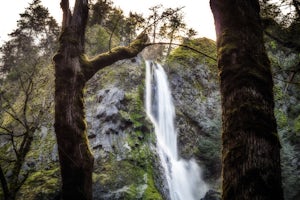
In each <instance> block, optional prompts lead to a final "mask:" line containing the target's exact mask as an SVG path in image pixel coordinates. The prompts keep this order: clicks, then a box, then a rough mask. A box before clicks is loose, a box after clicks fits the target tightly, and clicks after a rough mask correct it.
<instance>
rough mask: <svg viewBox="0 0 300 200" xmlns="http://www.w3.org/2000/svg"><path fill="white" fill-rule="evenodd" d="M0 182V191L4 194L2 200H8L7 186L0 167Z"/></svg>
mask: <svg viewBox="0 0 300 200" xmlns="http://www.w3.org/2000/svg"><path fill="white" fill-rule="evenodd" d="M0 181H1V185H2V189H3V193H4V199H8V196H9V190H8V185H7V181H6V178H5V175H4V172H3V170H2V167H1V165H0Z"/></svg>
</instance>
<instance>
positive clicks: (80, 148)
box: [53, 0, 148, 200]
mask: <svg viewBox="0 0 300 200" xmlns="http://www.w3.org/2000/svg"><path fill="white" fill-rule="evenodd" d="M61 8H62V10H63V22H62V32H61V36H60V40H59V42H60V47H59V50H58V52H57V54H56V55H55V56H54V58H53V60H54V63H55V133H56V138H57V143H58V152H59V160H60V167H61V176H62V199H65V200H69V199H73V200H76V199H78V200H83V199H87V200H91V199H92V171H93V162H94V158H93V155H92V153H91V151H90V149H89V144H88V139H87V134H86V129H87V128H86V123H85V113H84V100H83V89H84V87H85V83H86V82H87V81H88V80H89V79H90V78H91V77H92V76H93V75H94V74H95V73H96V72H97V71H98V70H100V69H102V68H104V67H105V66H108V65H111V64H113V63H114V62H116V61H118V60H121V59H125V58H131V57H134V56H136V55H137V54H138V53H139V52H140V51H142V50H143V48H144V47H146V45H145V43H146V41H147V39H148V37H147V35H145V34H141V35H140V36H139V37H138V38H137V39H136V40H135V41H134V42H133V43H131V44H130V45H129V46H128V47H118V48H115V49H112V51H111V52H108V53H105V54H101V55H98V56H96V57H95V58H94V59H92V60H89V59H87V58H86V57H85V56H84V33H85V27H86V23H87V17H88V1H87V0H76V3H75V7H74V11H73V14H72V13H71V12H70V10H69V1H68V0H62V1H61Z"/></svg>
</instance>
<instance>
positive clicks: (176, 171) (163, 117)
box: [146, 61, 208, 200]
mask: <svg viewBox="0 0 300 200" xmlns="http://www.w3.org/2000/svg"><path fill="white" fill-rule="evenodd" d="M146 112H147V114H148V116H149V118H150V120H151V121H152V123H153V124H154V127H155V133H156V138H157V151H158V154H159V156H160V160H161V165H162V166H163V168H164V170H165V175H166V179H167V183H168V187H169V192H170V194H169V195H170V199H171V200H200V199H201V198H203V197H204V195H205V193H206V192H207V191H208V186H207V185H206V184H205V182H204V181H203V180H202V178H201V168H200V167H199V166H198V165H197V163H196V161H195V160H194V159H191V160H184V159H182V158H180V157H179V156H178V153H177V134H176V131H175V127H174V119H175V110H174V105H173V102H172V97H171V92H170V89H169V85H168V80H167V75H166V73H165V71H164V69H163V68H162V66H161V65H159V64H157V63H154V62H153V61H146Z"/></svg>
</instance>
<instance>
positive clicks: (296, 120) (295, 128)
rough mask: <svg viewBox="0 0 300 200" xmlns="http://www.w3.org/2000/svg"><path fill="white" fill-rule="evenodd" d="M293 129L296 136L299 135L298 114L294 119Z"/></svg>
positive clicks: (299, 118)
mask: <svg viewBox="0 0 300 200" xmlns="http://www.w3.org/2000/svg"><path fill="white" fill-rule="evenodd" d="M294 131H295V133H296V134H297V135H298V136H299V135H300V115H299V116H298V117H297V118H296V119H295V121H294Z"/></svg>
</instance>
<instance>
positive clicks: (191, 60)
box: [167, 38, 217, 73]
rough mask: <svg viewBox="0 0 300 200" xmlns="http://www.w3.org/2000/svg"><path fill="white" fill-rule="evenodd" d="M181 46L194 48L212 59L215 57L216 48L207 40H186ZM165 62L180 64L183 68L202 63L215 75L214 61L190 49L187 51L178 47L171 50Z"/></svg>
mask: <svg viewBox="0 0 300 200" xmlns="http://www.w3.org/2000/svg"><path fill="white" fill-rule="evenodd" d="M183 45H186V46H189V47H191V48H194V49H196V50H198V51H201V52H203V53H205V54H207V55H209V56H211V57H213V58H216V57H217V55H216V54H217V47H216V44H215V42H214V41H213V40H210V39H207V38H199V39H193V40H188V39H186V40H185V41H184V42H183ZM167 62H168V63H171V62H175V63H180V64H182V65H184V66H186V65H194V64H196V63H202V64H207V65H208V66H209V68H210V69H211V70H212V72H216V73H217V68H216V61H214V60H212V59H210V58H207V57H205V56H204V55H201V54H199V53H197V52H196V51H193V50H191V49H187V48H185V47H178V48H176V49H175V50H173V51H172V52H171V54H170V56H169V57H168V58H167Z"/></svg>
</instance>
